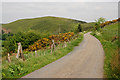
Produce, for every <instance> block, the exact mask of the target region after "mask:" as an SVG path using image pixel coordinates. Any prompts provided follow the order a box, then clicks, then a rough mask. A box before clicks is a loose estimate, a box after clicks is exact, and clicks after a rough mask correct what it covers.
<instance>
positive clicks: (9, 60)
mask: <svg viewBox="0 0 120 80" xmlns="http://www.w3.org/2000/svg"><path fill="white" fill-rule="evenodd" d="M8 62H11V59H10V54H9V53H8Z"/></svg>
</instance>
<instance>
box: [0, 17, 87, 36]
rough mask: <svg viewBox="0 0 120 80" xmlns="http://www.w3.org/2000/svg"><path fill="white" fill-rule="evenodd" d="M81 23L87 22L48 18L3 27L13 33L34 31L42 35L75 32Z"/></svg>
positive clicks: (19, 21) (26, 20)
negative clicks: (44, 33)
mask: <svg viewBox="0 0 120 80" xmlns="http://www.w3.org/2000/svg"><path fill="white" fill-rule="evenodd" d="M81 23H86V22H84V21H77V20H73V19H67V18H60V17H50V16H47V17H40V18H33V19H21V20H17V21H15V22H12V23H9V24H3V25H2V26H3V28H5V29H9V30H10V31H11V32H12V33H16V32H19V31H29V30H34V31H36V32H40V33H42V32H49V33H50V34H57V33H59V32H61V33H63V32H69V31H71V32H72V31H75V29H77V27H78V25H79V24H81Z"/></svg>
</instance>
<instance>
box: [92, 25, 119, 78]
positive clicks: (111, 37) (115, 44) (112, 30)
mask: <svg viewBox="0 0 120 80" xmlns="http://www.w3.org/2000/svg"><path fill="white" fill-rule="evenodd" d="M92 35H94V36H95V37H97V38H98V39H99V40H100V42H101V43H102V45H103V48H104V52H105V60H104V77H106V78H116V80H119V79H120V53H118V50H119V47H120V44H119V41H118V23H114V24H111V25H107V26H105V27H104V28H103V29H102V30H101V31H95V32H93V33H92Z"/></svg>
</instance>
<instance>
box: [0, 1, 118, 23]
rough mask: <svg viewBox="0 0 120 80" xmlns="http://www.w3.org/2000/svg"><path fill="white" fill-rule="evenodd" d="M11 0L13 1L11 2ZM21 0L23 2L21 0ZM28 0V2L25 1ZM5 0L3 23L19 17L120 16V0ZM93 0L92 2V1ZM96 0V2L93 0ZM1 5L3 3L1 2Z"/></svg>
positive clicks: (85, 19) (86, 19)
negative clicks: (119, 13) (119, 4)
mask: <svg viewBox="0 0 120 80" xmlns="http://www.w3.org/2000/svg"><path fill="white" fill-rule="evenodd" d="M10 1H11V2H10ZM20 1H21V2H20ZM24 1H26V2H24ZM24 1H22V0H19V1H18V0H16V1H15V0H4V1H2V14H1V13H0V14H1V15H2V21H1V22H2V23H10V22H13V21H16V20H19V19H26V18H36V17H43V16H56V17H64V18H71V19H77V20H83V21H86V22H93V21H95V20H96V19H98V18H100V17H104V18H106V20H113V19H116V18H117V17H118V0H114V1H113V0H104V2H100V0H99V1H98V0H96V1H95V0H89V1H88V0H84V1H83V0H81V1H80V0H74V1H73V0H70V1H69V2H67V1H66V2H65V0H62V1H61V2H60V1H55V0H51V2H50V0H49V1H48V0H44V2H43V1H42V0H39V1H38V2H37V0H34V1H33V0H29V1H30V2H29V1H27V0H24ZM90 1H91V2H90ZM92 1H94V2H92ZM0 6H1V4H0Z"/></svg>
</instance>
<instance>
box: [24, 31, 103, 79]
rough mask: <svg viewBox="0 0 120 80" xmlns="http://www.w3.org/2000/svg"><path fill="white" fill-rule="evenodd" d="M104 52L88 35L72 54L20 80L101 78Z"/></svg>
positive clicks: (94, 39)
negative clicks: (37, 79) (25, 79)
mask: <svg viewBox="0 0 120 80" xmlns="http://www.w3.org/2000/svg"><path fill="white" fill-rule="evenodd" d="M103 65H104V51H103V48H102V45H101V43H100V42H99V41H98V40H97V39H96V38H95V37H93V36H92V35H90V33H86V34H84V40H83V41H82V43H80V45H79V46H77V47H75V48H74V50H73V51H72V52H70V53H69V54H68V55H66V56H64V57H62V58H61V59H59V60H57V61H55V62H53V63H51V64H48V65H47V66H45V67H43V68H41V69H39V70H36V71H34V72H32V73H30V74H28V75H26V76H24V77H22V78H103Z"/></svg>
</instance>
